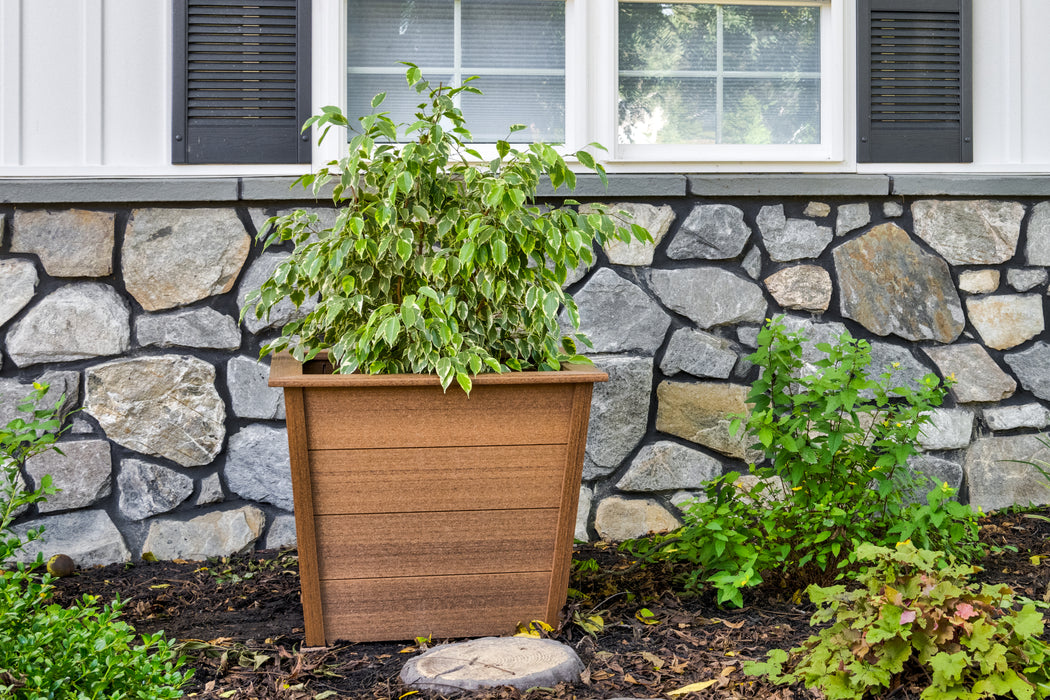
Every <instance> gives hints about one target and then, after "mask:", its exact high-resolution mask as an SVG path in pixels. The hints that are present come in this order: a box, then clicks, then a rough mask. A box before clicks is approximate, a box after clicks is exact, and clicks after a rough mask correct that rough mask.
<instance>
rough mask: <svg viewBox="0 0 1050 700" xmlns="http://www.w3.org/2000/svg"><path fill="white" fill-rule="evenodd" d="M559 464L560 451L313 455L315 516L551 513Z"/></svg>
mask: <svg viewBox="0 0 1050 700" xmlns="http://www.w3.org/2000/svg"><path fill="white" fill-rule="evenodd" d="M564 461H565V447H564V446H562V445H533V446H529V447H527V448H522V447H517V446H512V447H502V446H501V447H443V448H428V449H381V450H314V451H311V452H310V471H311V474H312V477H313V482H312V487H313V504H314V513H317V514H318V515H332V514H338V513H346V514H350V513H407V512H413V511H441V510H469V509H473V508H476V507H477V504H478V503H484V504H485V506H486V507H487V508H491V509H507V508H522V507H528V508H557V507H558V506H559V505H560V503H561V498H562V485H561V483H560V475H561V474H562V472H563V470H564V468H565V467H564ZM435 474H439V475H440V478H438V479H435V478H434V476H435Z"/></svg>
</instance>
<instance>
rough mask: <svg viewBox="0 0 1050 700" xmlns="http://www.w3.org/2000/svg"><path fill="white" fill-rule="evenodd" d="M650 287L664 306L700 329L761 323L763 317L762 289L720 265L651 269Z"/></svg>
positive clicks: (764, 310) (766, 306)
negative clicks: (689, 320)
mask: <svg viewBox="0 0 1050 700" xmlns="http://www.w3.org/2000/svg"><path fill="white" fill-rule="evenodd" d="M652 287H653V291H654V292H656V295H657V296H658V297H660V301H662V302H663V303H664V306H666V307H667V308H669V309H671V310H672V311H677V312H678V313H680V314H682V315H684V316H686V317H688V318H689V319H691V320H692V321H693V322H694V323H696V325H698V326H700V327H701V328H705V329H706V328H711V327H713V326H720V325H724V324H728V323H749V322H750V323H762V321H763V320H764V319H765V318H766V309H767V308H768V305H767V303H766V299H765V296H764V295H763V294H762V288H761V287H759V286H758V285H757V284H755V283H754V282H750V281H748V280H746V279H743V278H742V277H737V276H736V275H734V274H733V273H732V272H729V271H728V270H723V269H721V268H717V267H697V268H686V269H681V270H653V271H652Z"/></svg>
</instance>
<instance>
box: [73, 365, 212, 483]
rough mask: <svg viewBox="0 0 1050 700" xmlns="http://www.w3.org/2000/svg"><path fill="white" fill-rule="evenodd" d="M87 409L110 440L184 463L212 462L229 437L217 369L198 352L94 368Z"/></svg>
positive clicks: (148, 453) (193, 465)
mask: <svg viewBox="0 0 1050 700" xmlns="http://www.w3.org/2000/svg"><path fill="white" fill-rule="evenodd" d="M84 410H85V411H86V412H87V413H88V414H90V415H91V416H93V417H94V418H95V419H96V420H97V421H98V423H99V425H100V426H102V429H103V430H104V431H105V433H106V436H107V437H109V439H110V440H113V441H114V442H117V443H119V444H121V445H123V446H124V447H127V448H129V449H132V450H135V451H136V452H141V453H143V454H147V455H151V456H154V457H164V458H166V459H170V460H172V461H174V462H176V463H178V464H180V465H182V466H184V467H195V466H201V465H204V464H208V463H209V462H211V461H212V460H213V459H215V456H216V455H217V454H218V453H219V450H220V449H221V448H222V442H223V439H224V438H225V436H226V429H225V420H226V407H225V405H224V404H223V402H222V399H221V398H220V397H219V394H218V392H217V391H216V390H215V368H214V367H213V366H212V365H210V364H208V363H207V362H204V361H203V360H198V359H197V358H194V357H186V356H182V355H159V356H156V357H140V358H134V359H124V360H115V361H113V362H108V363H106V364H102V365H98V366H95V367H92V368H90V369H89V370H88V371H87V398H86V401H85V403H84Z"/></svg>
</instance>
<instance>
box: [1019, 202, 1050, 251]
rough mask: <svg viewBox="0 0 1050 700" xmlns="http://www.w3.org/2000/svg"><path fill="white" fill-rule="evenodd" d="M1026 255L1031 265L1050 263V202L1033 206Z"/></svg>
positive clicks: (1029, 220) (1029, 219) (1029, 221)
mask: <svg viewBox="0 0 1050 700" xmlns="http://www.w3.org/2000/svg"><path fill="white" fill-rule="evenodd" d="M1025 257H1026V258H1027V259H1028V264H1029V265H1050V202H1040V203H1039V204H1036V205H1035V206H1034V207H1032V215H1031V216H1030V217H1028V243H1027V244H1026V246H1025Z"/></svg>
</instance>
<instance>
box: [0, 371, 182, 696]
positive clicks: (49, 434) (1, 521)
mask: <svg viewBox="0 0 1050 700" xmlns="http://www.w3.org/2000/svg"><path fill="white" fill-rule="evenodd" d="M33 386H34V391H33V393H32V394H30V396H29V397H28V398H27V399H26V401H25V402H23V403H22V404H21V405H19V407H18V408H19V410H20V411H23V412H25V413H27V414H28V416H27V417H26V418H15V419H14V420H12V421H11V422H9V423H8V424H7V425H6V426H4V427H3V428H0V478H2V479H3V483H2V493H0V567H3V568H0V696H3V697H5V698H12V700H37V699H41V700H42V699H44V698H98V697H104V698H110V699H121V698H139V699H141V700H166V699H168V698H179V697H182V692H181V691H180V690H179V687H180V686H182V685H183V684H184V683H185V682H186V680H188V679H189V677H190V674H189V673H182V672H181V671H179V670H178V669H179V667H180V666H181V665H182V660H181V659H178V660H176V659H175V658H174V654H173V652H172V649H171V646H170V645H169V644H168V642H167V641H165V639H164V635H163V634H162V633H157V634H154V635H144V636H143V637H142V640H141V642H140V643H138V644H136V643H135V641H136V635H135V630H134V629H132V627H131V626H130V625H128V624H126V623H124V622H121V621H119V620H118V619H117V618H118V617H119V615H120V611H121V609H122V607H123V606H122V604H121V603H120V602H119V601H115V602H114V603H112V604H111V605H104V606H102V607H101V608H99V607H97V606H96V603H97V598H96V597H94V596H85V597H84V599H83V600H82V601H80V602H77V603H74V604H73V605H72V606H71V607H69V608H68V609H65V608H62V606H60V605H57V604H54V603H51V604H49V603H48V599H49V598H50V597H51V593H52V589H53V587H52V586H51V576H50V575H49V574H47V573H44V574H43V575H42V576H40V577H38V576H37V575H36V574H35V573H34V571H35V570H39V569H41V568H42V566H43V557H42V556H41V555H39V554H38V555H37V559H36V563H35V564H34V565H33V566H30V567H26V566H25V565H24V564H22V563H18V564H17V565H15V568H14V569H13V570H10V571H8V570H4V569H6V568H7V567H8V566H9V564H8V562H9V560H10V558H11V557H12V555H13V554H14V553H15V552H17V551H18V550H19V549H21V548H22V547H24V546H25V545H26V544H28V543H29V542H32V541H34V540H36V539H38V538H39V537H40V535H41V533H42V531H40V530H36V531H34V530H31V531H29V532H28V533H27V535H26V537H25V539H24V540H23V539H22V538H21V537H19V536H17V535H15V534H14V533H12V532H11V530H10V526H11V524H12V523H13V522H14V519H15V517H16V513H18V512H19V510H20V509H22V508H23V507H24V506H28V505H30V504H33V503H36V502H38V501H41V500H44V499H45V497H46V496H47V495H49V494H52V493H55V489H54V488H53V487H52V485H51V480H50V478H49V477H44V478H43V479H41V485H40V488H38V489H36V490H35V491H26V490H25V489H24V487H23V486H22V484H21V482H20V478H19V473H20V471H21V468H22V466H23V465H24V464H25V461H26V460H27V459H29V457H31V456H33V455H35V454H40V453H41V452H45V451H47V450H57V448H56V447H55V440H56V439H57V436H58V435H59V434H60V432H61V430H60V421H59V419H58V414H59V407H60V406H61V405H62V403H63V401H64V399H65V397H64V396H63V397H62V398H60V399H59V400H58V403H57V404H56V405H55V406H54V407H51V408H37V404H38V403H39V402H40V401H41V400H42V399H43V398H44V395H45V394H46V393H47V386H45V385H39V384H34V385H33Z"/></svg>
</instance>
